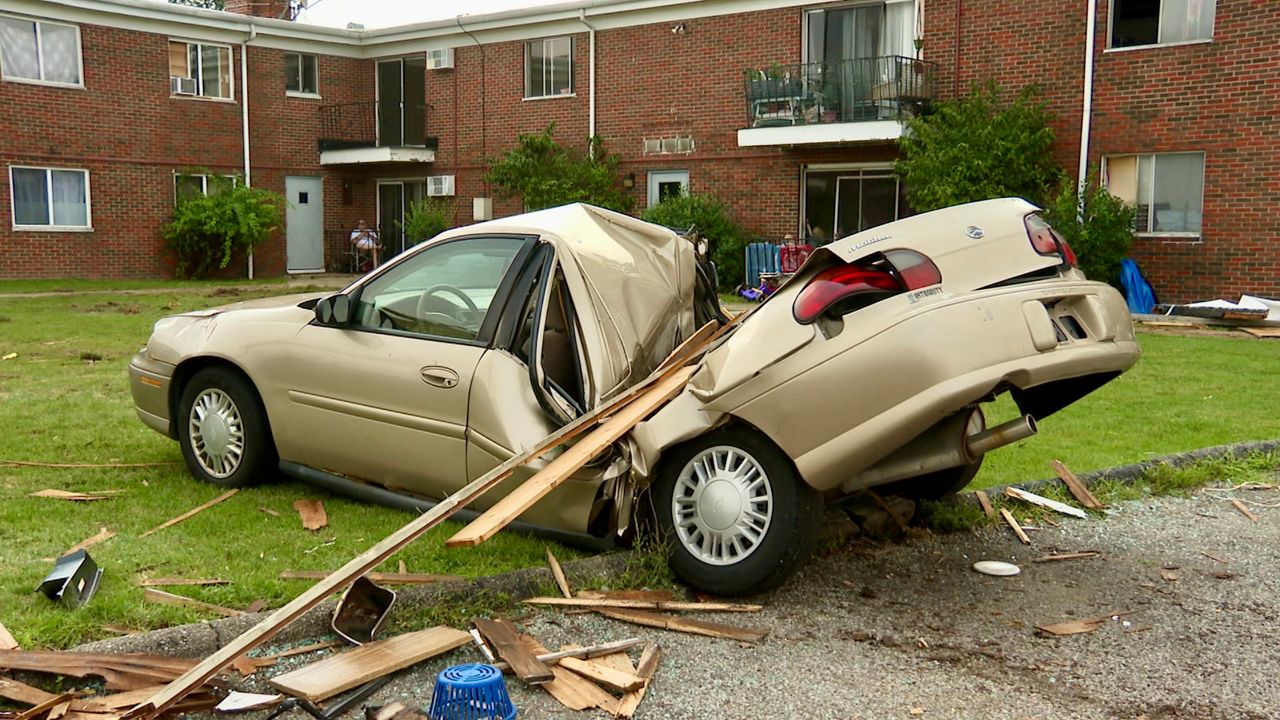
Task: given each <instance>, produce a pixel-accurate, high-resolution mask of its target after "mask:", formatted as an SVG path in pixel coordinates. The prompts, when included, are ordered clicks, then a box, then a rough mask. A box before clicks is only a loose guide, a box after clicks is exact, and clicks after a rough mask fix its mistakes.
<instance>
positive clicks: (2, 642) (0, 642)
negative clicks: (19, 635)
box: [0, 623, 18, 650]
mask: <svg viewBox="0 0 1280 720" xmlns="http://www.w3.org/2000/svg"><path fill="white" fill-rule="evenodd" d="M17 649H18V641H17V640H15V639H13V634H12V633H10V632H9V629H8V628H6V627H5V626H4V623H0V650H17Z"/></svg>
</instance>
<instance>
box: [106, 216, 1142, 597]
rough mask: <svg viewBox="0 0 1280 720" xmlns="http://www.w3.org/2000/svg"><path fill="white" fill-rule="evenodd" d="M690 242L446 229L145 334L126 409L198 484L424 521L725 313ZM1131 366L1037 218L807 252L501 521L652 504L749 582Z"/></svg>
mask: <svg viewBox="0 0 1280 720" xmlns="http://www.w3.org/2000/svg"><path fill="white" fill-rule="evenodd" d="M695 244H698V243H697V241H696V240H691V239H689V238H687V237H685V236H684V235H681V234H678V233H676V232H673V231H671V230H669V229H667V228H663V227H660V226H656V225H652V224H649V223H645V222H642V221H639V220H636V219H634V218H631V217H629V216H626V215H621V214H618V213H613V212H610V211H607V210H602V209H599V208H595V207H591V206H586V205H579V204H575V205H566V206H563V207H559V208H552V209H550V210H543V211H538V212H534V213H528V214H525V215H519V216H514V217H510V218H505V219H501V220H495V221H490V222H486V223H481V224H477V225H471V226H467V227H463V228H457V229H454V230H450V231H447V232H445V233H442V234H441V235H439V236H437V237H436V238H434V239H432V240H430V241H428V242H426V243H423V244H422V245H419V246H417V247H415V248H414V249H413V250H411V251H409V252H407V253H405V254H404V255H401V256H399V257H397V258H396V259H395V260H394V261H392V262H390V263H388V264H387V265H385V266H383V267H381V268H379V269H378V270H376V271H375V272H373V273H371V274H370V275H368V276H366V277H363V278H361V279H360V280H358V281H356V282H355V283H354V284H352V285H351V286H350V287H348V288H346V289H344V290H343V291H342V292H341V293H338V294H336V295H333V296H330V297H326V298H320V297H316V296H311V297H307V298H300V297H292V298H273V299H269V300H260V301H252V302H246V303H238V304H235V305H231V306H227V307H224V308H218V309H215V310H208V311H202V312H196V313H187V314H183V315H177V316H174V317H170V318H166V319H163V320H161V321H160V322H158V323H157V324H156V327H155V331H154V332H153V334H152V336H151V339H150V340H149V341H148V343H147V346H146V348H145V349H144V350H143V351H142V352H141V353H139V354H138V355H137V356H136V357H135V358H134V359H133V362H132V363H131V365H130V377H131V385H132V389H133V396H134V400H135V403H136V405H137V410H138V415H139V417H141V418H142V420H143V421H144V422H146V423H147V424H148V425H150V426H151V427H153V428H155V429H156V430H158V431H160V432H162V433H165V434H166V435H168V436H170V437H172V438H174V439H176V440H178V441H179V443H180V445H181V447H182V452H183V456H184V458H185V459H186V462H187V465H188V467H189V468H190V470H191V472H192V474H193V475H195V476H196V477H197V478H200V479H202V480H206V481H208V482H213V483H217V484H221V485H227V486H239V485H243V484H246V483H249V482H252V481H254V480H264V479H269V478H270V477H272V476H273V475H275V474H276V472H277V468H278V470H279V471H283V472H284V473H285V474H288V475H290V476H293V477H297V478H300V479H302V480H305V481H308V482H312V483H316V484H320V485H323V486H325V487H327V488H330V489H332V490H334V491H337V492H342V493H346V494H350V495H354V496H356V497H363V498H366V499H369V500H371V501H376V502H383V503H389V504H397V505H402V506H411V507H419V508H421V507H424V506H428V505H430V504H431V502H432V501H433V500H439V499H441V498H443V497H445V496H447V495H449V494H450V493H452V492H453V491H455V490H457V489H458V488H460V487H462V486H463V485H464V484H466V483H467V482H469V481H470V480H472V479H474V478H476V477H479V476H480V475H482V474H484V473H485V472H486V471H488V470H489V469H491V468H493V467H494V466H496V465H498V464H499V463H501V462H502V461H504V460H506V459H507V458H509V457H512V456H513V455H515V454H518V453H520V452H522V451H523V450H525V449H526V448H528V447H530V446H532V445H534V444H536V443H537V442H538V441H539V440H541V439H542V438H544V437H545V436H547V435H548V434H550V433H551V432H552V431H554V430H555V429H556V428H557V427H559V426H561V425H564V424H565V423H567V422H569V421H570V420H571V419H573V418H574V417H576V416H578V415H580V414H582V413H583V412H585V411H587V410H589V409H591V408H593V407H596V406H598V405H600V404H602V403H604V402H606V401H608V400H609V399H610V398H612V397H614V396H615V395H617V394H618V393H620V392H622V391H624V390H626V389H627V388H628V387H630V386H631V385H632V384H633V383H635V382H637V381H638V380H640V379H642V378H644V377H645V376H646V375H647V374H648V373H649V372H650V371H651V370H652V369H653V368H655V367H656V366H657V365H658V364H659V363H660V362H661V361H662V360H663V358H665V357H666V355H667V354H668V353H669V352H670V351H671V350H672V349H673V348H674V347H675V346H676V345H678V344H679V343H680V342H681V341H682V340H683V339H685V338H687V337H688V336H689V335H690V334H691V333H692V332H693V331H694V330H695V329H696V328H697V327H699V326H700V325H701V324H702V323H704V322H707V321H717V322H723V321H724V320H725V318H724V316H723V315H722V314H721V313H720V310H719V307H718V304H717V302H716V295H715V293H714V287H715V284H714V271H713V269H712V268H710V267H709V264H708V263H707V261H706V258H705V253H704V250H705V248H703V247H695ZM1138 354H1139V349H1138V346H1137V343H1136V342H1135V341H1134V337H1133V327H1132V324H1131V322H1130V319H1129V315H1128V310H1127V307H1126V305H1125V303H1124V300H1123V298H1121V296H1120V294H1119V293H1118V292H1116V291H1115V290H1114V289H1112V288H1111V287H1109V286H1107V285H1105V284H1102V283H1097V282H1090V281H1088V280H1086V279H1085V278H1084V275H1083V274H1082V273H1081V272H1080V271H1079V270H1078V269H1076V267H1075V258H1074V256H1073V255H1072V254H1071V250H1070V248H1069V247H1068V246H1067V245H1066V243H1065V242H1063V241H1062V239H1061V237H1060V236H1058V234H1057V233H1056V232H1055V231H1053V230H1052V228H1050V227H1049V226H1048V225H1047V224H1046V223H1045V222H1044V221H1043V220H1041V219H1040V217H1039V215H1038V214H1037V209H1036V208H1035V207H1034V206H1032V205H1030V204H1028V203H1026V202H1025V201H1022V200H1018V199H1002V200H991V201H985V202H980V203H972V204H969V205H963V206H957V207H954V208H948V209H945V210H939V211H935V212H931V213H924V214H921V215H917V216H915V217H911V218H908V219H905V220H900V221H898V222H895V223H891V224H888V225H883V226H880V227H877V228H874V229H872V230H869V231H866V232H863V233H859V234H857V235H853V236H850V237H847V238H844V239H842V240H839V241H837V242H834V243H832V244H831V245H828V246H826V247H824V248H821V249H819V250H818V251H817V252H816V253H815V254H814V256H813V257H812V258H811V259H810V260H809V261H808V262H807V263H806V264H805V266H804V267H802V268H801V270H800V272H798V273H797V274H796V275H795V277H794V278H793V279H792V280H791V281H790V282H788V283H787V284H785V285H784V286H783V287H782V288H781V289H780V290H779V291H778V292H777V293H775V295H774V296H773V297H772V298H771V299H770V300H769V301H768V302H766V303H765V304H764V305H763V306H762V307H760V308H758V309H757V311H756V312H754V313H753V314H752V315H751V316H750V317H748V318H746V319H745V320H744V321H742V322H741V323H739V324H738V325H737V326H736V327H734V328H733V329H732V332H729V333H727V334H726V335H725V336H724V338H723V339H722V340H720V341H718V343H717V344H716V345H715V346H714V347H713V348H712V349H711V350H710V351H709V352H707V353H706V355H705V356H704V357H703V358H702V360H701V362H700V365H699V367H698V369H697V372H696V373H695V374H694V376H693V377H692V379H691V381H690V383H689V385H688V387H687V388H686V389H685V390H684V392H683V393H682V394H680V395H678V396H677V397H676V398H675V399H674V400H673V401H672V402H670V403H668V404H667V405H666V406H664V407H663V408H662V409H660V410H659V411H657V412H656V413H655V414H654V415H653V416H651V417H650V418H648V419H647V420H646V421H644V422H642V423H641V424H640V425H638V426H637V427H636V428H635V429H634V430H633V431H632V432H631V433H630V434H629V435H628V436H627V438H626V439H625V441H624V442H620V443H618V444H616V445H615V446H614V447H613V448H611V449H610V450H609V451H608V452H605V453H602V455H601V456H600V457H597V458H596V459H595V460H593V462H591V463H590V464H588V465H587V466H586V467H584V468H583V469H582V470H580V471H579V472H578V473H576V474H575V475H574V477H572V478H571V479H570V480H569V481H567V482H565V483H564V484H563V485H561V486H560V487H558V488H557V489H556V490H555V491H554V492H552V494H551V495H549V496H548V497H547V498H545V499H544V500H542V501H541V502H539V503H538V504H537V505H535V506H534V507H533V508H531V509H530V510H529V511H528V512H526V513H525V514H524V515H523V516H522V521H524V522H525V523H527V524H529V525H532V526H537V527H540V528H544V529H551V530H554V531H558V532H561V533H567V534H571V535H574V536H576V537H578V538H580V539H585V538H594V539H606V538H609V537H612V536H613V535H615V534H617V533H621V532H624V531H625V530H626V529H627V528H628V527H629V526H630V524H631V518H632V515H633V514H634V512H635V510H634V508H636V507H638V506H640V505H641V503H637V502H636V499H637V496H638V495H639V494H640V493H641V491H645V490H647V491H648V496H647V498H646V502H644V503H643V505H644V506H645V507H646V508H652V510H653V514H654V515H655V516H656V517H655V520H656V523H657V527H658V529H659V531H660V532H663V533H665V534H666V535H667V537H669V538H670V539H671V540H672V543H671V545H672V547H673V551H672V566H673V568H674V569H675V570H676V571H677V573H678V574H679V575H680V576H681V577H682V578H683V579H684V580H686V581H687V582H689V583H690V584H691V585H694V586H696V587H699V588H701V589H704V590H708V591H711V592H715V593H720V594H726V595H732V594H743V593H748V592H755V591H759V590H762V589H766V588H768V587H772V586H776V585H777V584H779V583H781V582H782V581H783V580H785V578H786V577H787V576H788V575H789V574H790V573H791V572H792V571H794V569H795V568H796V567H798V565H799V564H800V563H801V562H802V561H803V560H804V558H805V557H806V555H807V554H808V552H809V550H810V548H811V547H812V544H813V542H814V539H815V537H816V534H817V530H818V525H819V520H820V518H821V508H822V504H823V503H824V502H829V501H831V500H835V499H839V498H840V497H843V496H846V495H848V494H851V493H853V492H856V491H859V490H862V489H865V488H869V487H877V486H882V485H893V486H894V488H895V490H897V491H902V492H907V493H909V494H915V495H918V496H925V495H939V494H945V493H947V492H953V491H955V490H958V489H960V488H961V487H963V486H964V485H965V484H966V483H967V482H968V481H969V480H970V479H971V478H972V477H973V474H974V473H975V472H977V469H978V466H979V465H980V464H981V461H982V455H983V453H985V452H987V451H988V450H991V449H994V448H996V447H999V446H1001V445H1003V444H1007V443H1008V442H1012V441H1014V440H1016V439H1019V438H1021V437H1025V436H1026V435H1029V434H1030V433H1032V432H1035V427H1036V426H1035V419H1041V418H1044V417H1046V416H1048V415H1049V414H1051V413H1053V412H1055V411H1056V410H1058V409H1061V408H1062V407H1065V406H1066V405H1068V404H1070V403H1071V402H1074V401H1075V400H1077V399H1079V398H1080V397H1082V396H1084V395H1085V394H1087V393H1088V392H1091V391H1092V390H1094V389H1096V388H1097V387H1099V386H1101V385H1102V384H1103V383H1105V382H1107V381H1108V380H1110V379H1112V378H1114V377H1116V376H1117V375H1119V374H1120V373H1121V372H1122V371H1124V370H1125V369H1127V368H1128V367H1130V366H1131V365H1132V364H1133V363H1134V362H1136V360H1137V358H1138ZM1004 392H1011V393H1013V396H1014V399H1015V400H1016V401H1017V402H1018V404H1019V406H1020V407H1021V408H1022V410H1023V411H1024V412H1025V413H1026V414H1027V417H1025V418H1022V419H1019V420H1017V421H1014V422H1013V423H1007V424H1005V425H1004V426H1000V427H996V428H990V429H988V428H986V427H985V424H984V421H983V417H982V413H981V411H980V410H979V409H978V406H979V403H981V402H984V401H987V400H991V399H993V398H994V397H995V396H996V395H998V394H1001V393H1004ZM546 461H547V460H543V461H542V462H540V463H535V464H533V465H532V466H530V467H527V468H524V469H522V470H521V471H520V472H518V473H516V474H515V475H514V476H513V477H512V478H510V479H509V480H508V481H506V484H505V485H504V486H503V487H500V488H498V489H496V490H494V491H492V492H490V493H489V494H488V495H486V496H485V498H483V499H482V500H481V501H480V502H479V504H478V507H477V508H475V509H477V510H482V509H484V508H485V507H487V506H488V505H489V504H492V503H493V502H495V501H496V500H497V499H499V498H501V497H502V496H503V495H504V494H506V492H509V491H510V489H511V488H514V487H515V486H516V485H518V484H519V483H520V482H522V481H523V480H524V479H526V478H527V477H528V476H529V475H530V474H531V473H532V472H534V471H536V470H537V469H538V468H539V467H541V466H542V464H544V463H545V462H546Z"/></svg>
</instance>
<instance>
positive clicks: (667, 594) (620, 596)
mask: <svg viewBox="0 0 1280 720" xmlns="http://www.w3.org/2000/svg"><path fill="white" fill-rule="evenodd" d="M577 597H579V598H582V599H583V600H647V601H649V602H674V601H675V599H676V596H675V594H674V593H672V592H671V591H670V590H579V591H578V594H577Z"/></svg>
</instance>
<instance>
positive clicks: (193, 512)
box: [142, 489, 240, 537]
mask: <svg viewBox="0 0 1280 720" xmlns="http://www.w3.org/2000/svg"><path fill="white" fill-rule="evenodd" d="M238 492H240V490H239V489H233V490H228V491H226V492H224V493H222V494H221V495H219V496H218V497H216V498H214V499H212V500H210V501H209V502H207V503H205V504H203V505H201V506H199V507H195V508H191V509H190V510H188V511H186V512H184V513H182V514H181V515H179V516H178V517H176V518H174V519H172V520H168V521H166V522H163V523H160V524H159V525H157V526H155V527H153V528H151V529H150V530H148V531H146V532H144V533H142V537H146V536H148V535H151V534H153V533H158V532H160V531H161V530H164V529H165V528H167V527H172V526H174V525H177V524H178V523H180V522H182V521H183V520H186V519H188V518H190V517H191V516H193V515H196V514H199V513H202V512H204V511H205V510H208V509H209V508H211V507H213V506H214V505H217V504H218V503H220V502H222V501H223V500H226V499H227V498H229V497H231V496H232V495H235V494H236V493H238Z"/></svg>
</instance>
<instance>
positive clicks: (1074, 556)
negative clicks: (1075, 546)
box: [1031, 550, 1102, 563]
mask: <svg viewBox="0 0 1280 720" xmlns="http://www.w3.org/2000/svg"><path fill="white" fill-rule="evenodd" d="M1101 555H1102V553H1100V552H1098V551H1097V550H1082V551H1080V552H1069V553H1058V554H1056V555H1045V556H1043V557H1038V558H1035V559H1033V560H1032V561H1031V562H1035V563H1045V562H1057V561H1059V560H1087V559H1089V558H1096V557H1100V556H1101Z"/></svg>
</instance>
